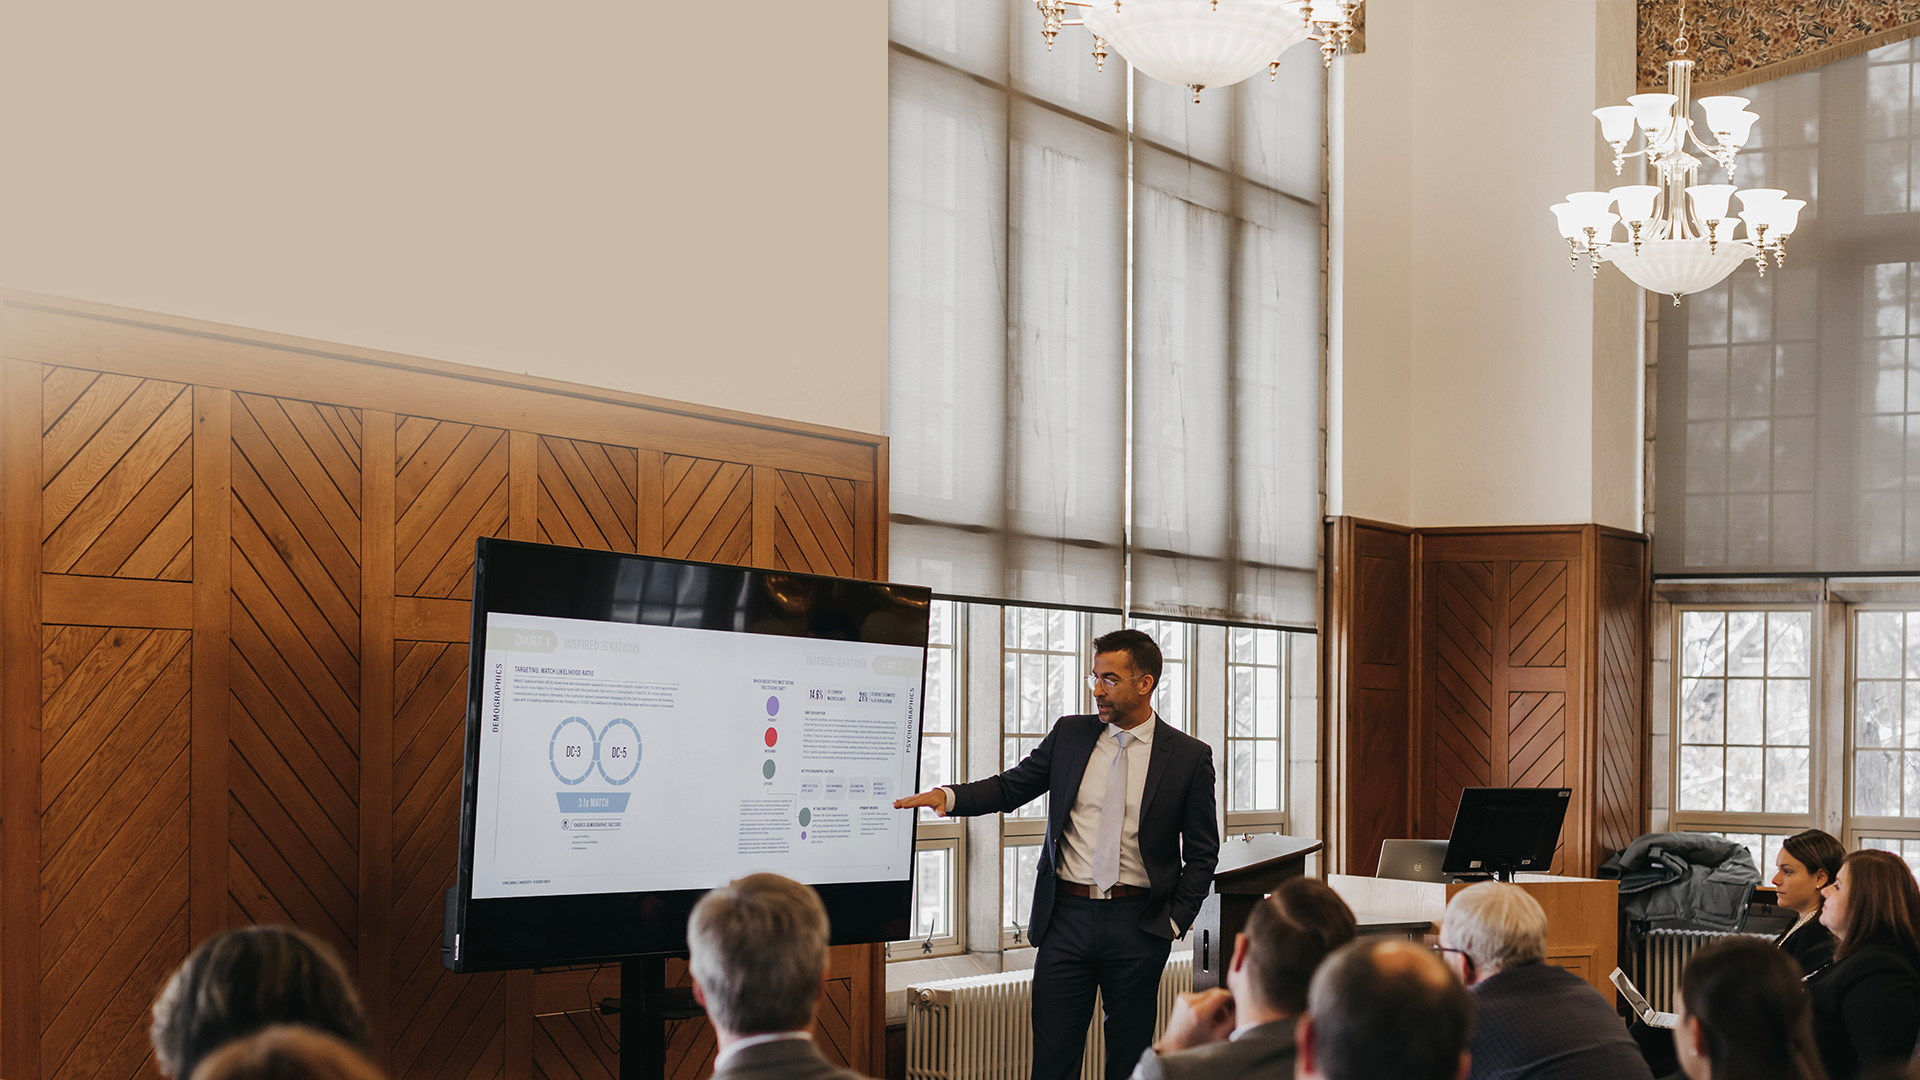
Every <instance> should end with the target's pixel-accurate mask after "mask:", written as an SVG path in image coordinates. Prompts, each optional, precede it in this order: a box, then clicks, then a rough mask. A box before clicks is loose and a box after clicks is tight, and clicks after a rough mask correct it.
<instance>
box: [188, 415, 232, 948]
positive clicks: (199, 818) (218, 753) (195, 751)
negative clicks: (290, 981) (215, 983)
mask: <svg viewBox="0 0 1920 1080" xmlns="http://www.w3.org/2000/svg"><path fill="white" fill-rule="evenodd" d="M193 398H194V406H193V412H194V418H193V533H194V543H193V744H192V746H193V748H192V750H191V754H192V763H193V796H192V822H191V834H192V837H191V841H190V843H191V847H190V850H189V853H188V859H189V862H190V866H191V868H192V874H191V879H192V884H191V888H192V893H193V900H192V909H191V923H192V931H193V933H192V937H193V940H194V942H195V943H196V944H197V943H199V942H200V941H202V940H204V939H206V938H208V937H211V936H212V935H214V934H216V933H219V932H220V931H222V930H224V929H226V928H227V924H228V919H229V913H230V903H229V901H228V899H227V893H228V887H227V883H228V880H229V878H230V877H231V874H230V872H229V864H230V862H231V860H230V858H229V857H228V852H229V848H230V846H231V842H230V836H229V834H230V831H231V830H230V829H229V827H228V826H229V813H230V803H231V800H232V796H231V794H230V792H231V790H232V785H231V784H230V783H229V782H228V781H229V776H230V774H231V768H230V765H231V762H230V758H231V756H232V754H231V751H230V747H231V745H232V733H231V730H230V725H229V722H228V721H229V709H228V702H229V700H230V694H229V692H228V683H229V673H230V668H231V660H232V650H231V646H230V644H229V642H230V640H231V637H232V635H231V630H232V622H233V544H232V533H233V484H232V458H233V394H232V393H231V392H229V391H226V390H218V389H210V388H207V387H195V388H194V391H193Z"/></svg>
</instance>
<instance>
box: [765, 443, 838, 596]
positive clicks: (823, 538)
mask: <svg viewBox="0 0 1920 1080" xmlns="http://www.w3.org/2000/svg"><path fill="white" fill-rule="evenodd" d="M762 473H764V474H766V486H767V488H768V489H769V493H770V494H771V495H772V502H773V507H772V512H771V514H768V515H766V517H767V518H768V519H769V520H768V521H767V526H766V527H767V530H768V541H769V545H770V546H769V550H767V551H765V552H761V551H756V552H755V561H756V562H758V563H760V564H761V565H766V566H774V567H777V568H779V569H783V570H803V571H806V572H808V573H813V574H837V575H840V576H842V577H850V576H852V575H853V573H854V562H855V543H854V539H853V527H854V521H855V518H856V516H857V512H856V509H855V506H854V485H853V481H851V480H836V479H834V478H831V477H826V476H809V475H807V474H805V473H796V472H788V471H785V470H781V469H765V470H756V472H755V476H756V484H755V490H754V497H755V500H756V503H757V502H758V500H759V499H760V498H762V497H763V496H762V493H761V489H760V486H759V482H758V477H759V476H760V475H761V474H762ZM755 520H756V521H758V520H760V512H759V511H758V509H756V519H755ZM756 539H757V534H756Z"/></svg>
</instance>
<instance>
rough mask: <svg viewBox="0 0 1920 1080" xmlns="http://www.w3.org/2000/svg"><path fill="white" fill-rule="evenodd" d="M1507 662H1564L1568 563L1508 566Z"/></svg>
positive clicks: (1527, 664) (1549, 664)
mask: <svg viewBox="0 0 1920 1080" xmlns="http://www.w3.org/2000/svg"><path fill="white" fill-rule="evenodd" d="M1507 589H1508V599H1507V618H1508V631H1507V642H1508V663H1509V664H1510V665H1511V666H1513V667H1565V666H1566V664H1567V564H1566V563H1564V562H1557V561H1555V562H1517V563H1512V564H1511V565H1510V567H1509V569H1508V580H1507Z"/></svg>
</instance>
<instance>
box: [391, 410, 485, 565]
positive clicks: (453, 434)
mask: <svg viewBox="0 0 1920 1080" xmlns="http://www.w3.org/2000/svg"><path fill="white" fill-rule="evenodd" d="M507 445H508V439H507V433H506V432H505V431H503V430H500V429H499V428H487V427H475V426H473V425H470V424H456V423H450V422H446V421H438V420H430V419H424V418H422V417H418V416H402V417H400V418H399V420H398V422H397V424H396V426H395V429H394V461H395V469H396V471H395V476H394V484H393V486H394V512H395V515H396V517H395V521H394V527H393V532H394V592H395V594H396V595H399V596H430V597H438V598H442V599H449V598H457V599H461V600H468V599H471V598H472V596H473V542H474V540H475V539H476V538H478V537H482V536H505V535H507V520H508V513H507V510H508V506H507V457H508V455H507Z"/></svg>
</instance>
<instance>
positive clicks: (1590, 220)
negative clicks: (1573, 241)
mask: <svg viewBox="0 0 1920 1080" xmlns="http://www.w3.org/2000/svg"><path fill="white" fill-rule="evenodd" d="M1619 223H1620V215H1619V214H1588V215H1584V216H1583V217H1582V218H1581V220H1580V226H1581V228H1582V229H1583V230H1584V229H1592V230H1593V242H1594V243H1596V244H1611V243H1613V227H1614V226H1615V225H1617V224H1619ZM1581 235H1583V236H1584V235H1585V233H1584V232H1582V234H1581Z"/></svg>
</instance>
